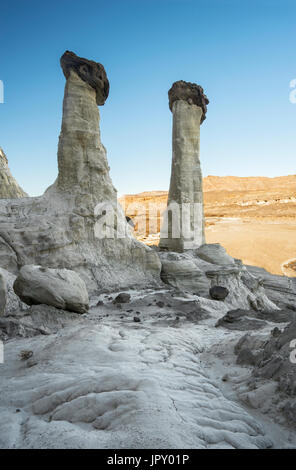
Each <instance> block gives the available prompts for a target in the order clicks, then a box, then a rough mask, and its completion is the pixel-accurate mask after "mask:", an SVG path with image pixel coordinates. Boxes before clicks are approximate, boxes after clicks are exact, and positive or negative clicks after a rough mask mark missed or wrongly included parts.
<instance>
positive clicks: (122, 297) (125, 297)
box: [113, 292, 131, 304]
mask: <svg viewBox="0 0 296 470" xmlns="http://www.w3.org/2000/svg"><path fill="white" fill-rule="evenodd" d="M130 300H131V296H130V294H127V293H126V292H121V293H120V294H118V296H117V297H115V299H114V300H113V303H114V304H126V303H128V302H129V301H130Z"/></svg>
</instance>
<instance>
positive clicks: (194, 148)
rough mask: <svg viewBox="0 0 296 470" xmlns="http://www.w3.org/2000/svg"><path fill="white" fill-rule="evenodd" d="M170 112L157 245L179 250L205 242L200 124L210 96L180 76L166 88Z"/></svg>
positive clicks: (196, 246)
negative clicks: (167, 173)
mask: <svg viewBox="0 0 296 470" xmlns="http://www.w3.org/2000/svg"><path fill="white" fill-rule="evenodd" d="M168 94H169V107H170V110H171V111H172V113H173V139H172V146H173V158H172V170H171V182H170V189H169V196H168V207H167V211H166V213H165V214H164V220H163V226H162V229H161V233H160V245H159V246H160V248H162V249H167V250H171V251H179V252H182V251H184V250H186V249H194V248H198V247H199V246H200V245H202V244H203V243H205V234H204V208H203V189H202V173H201V166H200V158H199V152H200V124H201V123H202V122H203V121H204V120H205V118H206V112H207V104H208V103H209V100H208V99H207V97H206V95H205V94H204V91H203V89H202V87H201V86H199V85H196V84H195V83H189V82H184V81H183V80H180V81H178V82H175V83H174V84H173V86H172V88H171V89H170V90H169V93H168Z"/></svg>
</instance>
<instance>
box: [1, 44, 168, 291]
mask: <svg viewBox="0 0 296 470" xmlns="http://www.w3.org/2000/svg"><path fill="white" fill-rule="evenodd" d="M61 61H62V66H63V70H64V73H65V76H66V78H67V82H66V88H65V97H64V107H63V121H62V130H61V135H60V140H59V148H58V165H59V174H58V178H57V181H56V182H55V183H54V184H53V185H52V186H51V187H50V188H48V190H47V191H46V192H45V194H44V195H43V196H41V197H35V198H25V199H20V200H17V201H16V200H14V201H7V200H2V201H0V227H1V228H0V266H1V267H2V268H4V269H6V270H8V271H10V272H11V273H14V274H15V275H17V273H18V271H19V269H20V268H21V267H22V266H23V265H26V264H34V265H40V266H44V267H51V268H66V269H72V270H75V271H76V272H78V273H79V274H80V275H81V277H82V278H83V279H84V280H85V282H86V284H87V288H88V291H89V292H94V291H97V290H98V288H99V289H100V288H104V289H114V287H118V288H120V287H121V286H129V285H133V286H134V285H141V284H142V285H143V284H145V285H148V284H153V283H154V284H155V283H157V282H159V281H160V279H159V273H160V267H161V266H160V261H159V258H158V256H157V254H156V253H155V251H153V250H152V249H150V248H148V247H147V246H145V245H144V244H142V243H140V242H138V241H136V240H135V239H134V238H133V236H132V235H131V233H130V229H129V226H128V224H127V223H126V220H125V216H124V214H123V212H122V210H121V208H120V207H119V209H118V210H117V196H116V190H115V189H114V187H113V185H112V182H111V179H110V176H109V167H108V162H107V159H106V150H105V148H104V146H103V144H102V143H101V139H100V130H99V110H98V107H97V104H98V103H99V104H103V103H104V100H105V99H106V98H107V96H108V80H107V77H106V73H105V70H104V68H103V66H102V65H101V64H96V63H95V62H91V61H87V60H86V59H81V58H79V57H77V56H75V54H73V53H69V52H67V53H65V54H64V56H63V57H62V59H61ZM81 77H82V78H81ZM98 207H99V208H102V207H103V208H104V207H107V208H108V209H110V207H111V208H115V210H116V219H115V228H116V227H119V226H120V227H121V228H123V230H125V229H126V228H127V229H126V230H125V236H124V237H122V238H120V237H116V236H115V237H114V238H107V237H101V238H100V233H97V232H100V230H97V232H96V233H95V229H96V227H97V226H98V221H100V219H99V216H100V215H101V213H100V211H99V214H98V216H97V215H96V208H98ZM106 224H107V225H108V222H106ZM97 235H99V236H97Z"/></svg>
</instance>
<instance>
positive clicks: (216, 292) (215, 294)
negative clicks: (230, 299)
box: [210, 286, 229, 300]
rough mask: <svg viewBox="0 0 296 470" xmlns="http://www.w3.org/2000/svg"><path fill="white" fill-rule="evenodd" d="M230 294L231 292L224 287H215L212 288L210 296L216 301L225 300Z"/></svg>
mask: <svg viewBox="0 0 296 470" xmlns="http://www.w3.org/2000/svg"><path fill="white" fill-rule="evenodd" d="M228 294H229V290H228V289H227V288H226V287H222V286H213V287H211V288H210V296H211V297H212V299H215V300H224V299H226V297H227V296H228Z"/></svg>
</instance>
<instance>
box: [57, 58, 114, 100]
mask: <svg viewBox="0 0 296 470" xmlns="http://www.w3.org/2000/svg"><path fill="white" fill-rule="evenodd" d="M60 62H61V67H62V69H63V72H64V75H65V77H66V79H67V78H68V77H69V75H70V71H71V70H74V72H76V73H77V75H78V76H79V77H80V78H81V80H83V81H84V82H86V83H88V84H89V85H90V86H91V87H92V88H93V89H94V90H95V91H96V94H97V97H96V101H97V104H98V105H100V106H102V105H103V104H104V103H105V101H106V99H107V98H108V95H109V81H108V78H107V74H106V71H105V69H104V67H103V65H102V64H100V63H99V62H94V61H93V60H88V59H84V58H82V57H78V56H77V55H76V54H74V52H71V51H66V52H65V53H64V54H63V55H62V57H61V60H60Z"/></svg>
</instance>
